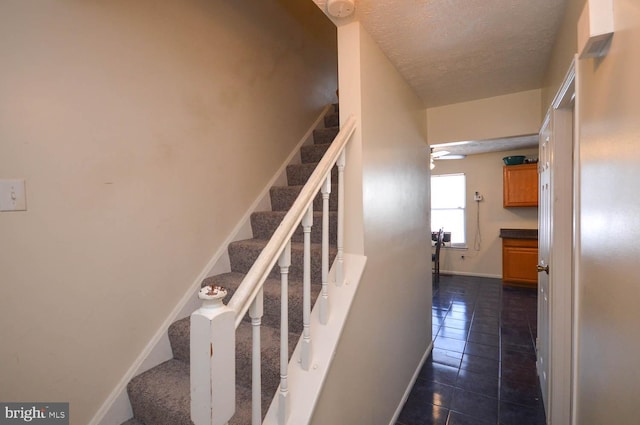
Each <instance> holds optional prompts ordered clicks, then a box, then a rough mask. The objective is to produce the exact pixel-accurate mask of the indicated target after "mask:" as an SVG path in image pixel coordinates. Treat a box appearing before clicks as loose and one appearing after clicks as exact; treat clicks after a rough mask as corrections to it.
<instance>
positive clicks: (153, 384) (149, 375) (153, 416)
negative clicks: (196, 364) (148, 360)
mask: <svg viewBox="0 0 640 425" xmlns="http://www.w3.org/2000/svg"><path fill="white" fill-rule="evenodd" d="M189 381H190V377H189V365H188V364H187V363H185V362H183V361H180V360H175V359H171V360H167V361H166V362H164V363H162V364H160V365H158V366H156V367H154V368H152V369H149V370H148V371H146V372H144V373H141V374H140V375H138V376H136V377H135V378H133V379H132V380H131V381H130V382H129V384H128V385H127V392H128V393H129V400H131V406H132V408H133V415H134V417H135V418H136V419H137V420H139V421H142V422H143V423H145V424H153V425H191V423H192V422H191V412H190V409H191V402H190V397H191V388H190V384H189Z"/></svg>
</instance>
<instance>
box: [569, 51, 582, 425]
mask: <svg viewBox="0 0 640 425" xmlns="http://www.w3.org/2000/svg"><path fill="white" fill-rule="evenodd" d="M573 63H574V74H575V75H574V79H575V82H574V88H575V98H574V103H573V105H574V106H573V107H574V109H573V294H572V295H573V316H572V318H571V324H572V328H573V337H572V343H573V351H572V353H571V362H572V365H571V389H572V394H571V425H578V424H577V420H578V410H577V409H578V391H577V389H578V388H579V384H580V382H579V379H578V347H579V346H580V345H579V342H580V340H579V332H578V317H579V313H580V311H579V306H580V291H579V288H580V258H582V256H581V254H580V252H581V244H580V89H579V87H580V84H581V82H580V71H579V70H580V66H579V64H580V62H578V55H575V56H574V58H573Z"/></svg>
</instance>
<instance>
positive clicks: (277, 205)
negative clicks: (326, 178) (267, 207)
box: [269, 184, 338, 211]
mask: <svg viewBox="0 0 640 425" xmlns="http://www.w3.org/2000/svg"><path fill="white" fill-rule="evenodd" d="M302 188H303V186H273V187H271V189H270V190H269V195H270V196H271V209H272V210H273V211H289V209H290V208H291V206H292V205H293V203H294V202H295V200H296V199H297V198H298V195H300V191H301V190H302ZM313 210H314V211H322V193H320V192H318V194H317V195H316V197H315V198H314V199H313ZM337 210H338V185H337V184H332V185H331V193H330V194H329V211H337Z"/></svg>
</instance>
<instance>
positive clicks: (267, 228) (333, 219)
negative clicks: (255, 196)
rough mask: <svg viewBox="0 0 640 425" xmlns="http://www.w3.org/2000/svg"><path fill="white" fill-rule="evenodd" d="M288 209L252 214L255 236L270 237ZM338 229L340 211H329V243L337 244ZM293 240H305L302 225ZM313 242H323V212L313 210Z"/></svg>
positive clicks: (252, 227) (252, 226)
mask: <svg viewBox="0 0 640 425" xmlns="http://www.w3.org/2000/svg"><path fill="white" fill-rule="evenodd" d="M286 214H287V212H286V211H259V212H255V213H253V214H251V229H252V231H253V237H254V238H256V239H270V238H271V236H273V233H274V232H275V231H276V229H277V228H278V226H279V225H280V223H281V222H282V220H283V219H284V216H285V215H286ZM337 229H338V213H337V212H336V211H329V243H330V244H331V245H335V244H336V239H337ZM291 240H292V241H293V242H304V233H303V231H302V225H300V226H297V227H296V231H295V233H294V234H293V236H292V238H291ZM311 242H313V243H322V212H321V211H314V212H313V226H311Z"/></svg>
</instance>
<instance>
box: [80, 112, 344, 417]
mask: <svg viewBox="0 0 640 425" xmlns="http://www.w3.org/2000/svg"><path fill="white" fill-rule="evenodd" d="M331 108H333V105H331V104H330V105H327V106H325V107H324V108H323V110H322V112H321V113H320V115H319V116H318V118H316V120H315V121H314V122H313V124H312V125H311V126H310V127H309V129H308V130H307V131H306V133H305V134H304V136H302V138H301V139H300V141H299V142H298V144H297V145H296V146H295V148H294V149H293V150H292V151H291V153H290V154H289V156H288V157H287V159H286V160H285V161H284V162H283V163H282V165H281V166H280V168H279V169H278V171H277V172H276V173H275V174H274V176H273V177H272V178H271V180H269V182H268V183H267V184H266V185H265V187H264V188H263V190H262V191H261V192H260V195H258V197H257V198H256V199H255V201H253V203H252V204H251V206H250V207H249V209H248V210H247V212H246V213H245V214H244V215H243V216H242V218H241V219H240V220H239V221H238V223H237V224H236V226H235V227H234V228H233V230H232V231H231V232H230V233H229V236H228V237H227V238H226V239H225V241H224V242H223V243H222V244H221V245H220V247H218V249H217V250H216V252H215V253H214V254H213V256H212V257H211V259H210V260H209V261H208V262H207V265H206V266H205V267H204V269H203V270H202V271H201V272H200V273H199V274H198V276H197V277H196V279H195V280H194V282H193V283H192V284H191V286H190V287H189V289H188V290H187V292H186V293H185V294H184V295H183V296H182V298H181V299H180V301H179V302H178V303H177V304H176V306H175V307H174V308H173V310H172V311H171V313H170V314H169V316H168V317H167V318H166V319H165V321H164V322H163V323H162V325H161V326H160V328H158V330H157V331H156V333H155V334H154V335H153V337H152V338H151V340H150V341H149V343H148V344H147V345H146V346H145V348H144V349H143V350H142V352H141V353H140V355H139V356H138V357H137V358H136V360H135V361H134V362H133V364H132V365H131V367H129V369H128V370H127V372H126V373H125V374H124V376H123V377H122V378H121V379H120V381H119V382H118V384H117V385H116V387H115V388H114V389H113V390H112V391H111V393H110V394H109V396H108V397H107V399H106V400H105V401H104V403H103V404H102V406H100V408H99V409H98V411H97V412H96V414H95V415H94V416H93V418H92V419H91V421H90V422H89V425H119V424H121V423H122V422H124V421H126V420H128V419H130V418H131V417H132V416H133V411H132V409H131V404H130V403H129V397H128V395H127V384H128V383H129V381H131V379H132V378H133V377H134V376H136V375H139V374H140V373H142V372H144V371H146V370H149V369H151V368H152V367H154V366H157V365H159V364H160V363H162V362H164V361H166V360H169V359H171V358H172V356H173V354H172V352H171V346H170V344H169V338H168V337H167V329H169V326H170V325H171V324H172V323H173V322H175V321H176V320H178V319H180V318H183V317H186V316H188V315H190V314H191V313H192V312H193V311H195V310H196V309H197V308H198V307H200V303H199V301H198V298H197V293H198V291H199V290H200V285H201V284H202V281H203V280H204V279H205V278H207V277H209V276H212V275H214V274H219V273H225V272H228V271H231V267H230V264H229V253H228V251H227V247H228V246H229V244H230V243H231V242H234V241H237V240H241V239H247V238H250V237H251V235H252V234H251V222H250V220H251V214H252V213H253V212H254V211H258V210H259V209H267V210H268V209H271V200H270V197H269V190H270V189H271V186H273V185H276V184H281V185H286V170H287V165H289V164H295V163H296V162H297V163H300V147H301V146H302V145H305V144H309V143H313V130H315V129H318V128H323V127H324V116H325V115H326V114H327V113H328V112H329V110H330V109H331Z"/></svg>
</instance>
